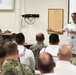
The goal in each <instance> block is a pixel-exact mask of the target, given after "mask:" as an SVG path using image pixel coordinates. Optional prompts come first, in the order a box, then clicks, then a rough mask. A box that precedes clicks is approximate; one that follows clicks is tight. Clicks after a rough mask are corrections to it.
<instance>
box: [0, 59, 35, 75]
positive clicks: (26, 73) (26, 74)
mask: <svg viewBox="0 0 76 75" xmlns="http://www.w3.org/2000/svg"><path fill="white" fill-rule="evenodd" d="M11 70H12V71H14V72H15V73H16V74H17V75H34V72H33V70H32V69H31V68H30V67H29V66H27V65H23V64H20V63H19V62H18V61H16V60H13V59H6V60H5V62H4V64H3V65H2V67H1V68H0V75H3V74H4V73H6V72H7V71H11Z"/></svg>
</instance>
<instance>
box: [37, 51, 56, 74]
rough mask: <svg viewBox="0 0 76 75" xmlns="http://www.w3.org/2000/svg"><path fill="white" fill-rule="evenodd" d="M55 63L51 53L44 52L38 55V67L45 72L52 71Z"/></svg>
mask: <svg viewBox="0 0 76 75" xmlns="http://www.w3.org/2000/svg"><path fill="white" fill-rule="evenodd" d="M54 66H55V64H54V60H53V57H52V56H51V54H49V53H46V52H43V53H41V54H40V55H39V57H38V67H39V69H40V71H41V72H43V73H50V72H52V71H53V68H54ZM47 67H48V68H47Z"/></svg>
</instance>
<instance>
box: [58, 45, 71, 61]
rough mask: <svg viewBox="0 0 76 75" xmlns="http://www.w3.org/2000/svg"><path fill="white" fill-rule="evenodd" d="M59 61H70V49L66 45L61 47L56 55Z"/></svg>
mask: <svg viewBox="0 0 76 75" xmlns="http://www.w3.org/2000/svg"><path fill="white" fill-rule="evenodd" d="M58 56H59V59H60V60H67V61H70V59H71V57H72V49H71V47H70V46H69V45H68V44H64V45H61V46H60V48H59V53H58Z"/></svg>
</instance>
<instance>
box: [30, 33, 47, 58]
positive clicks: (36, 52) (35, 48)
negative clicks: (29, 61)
mask: <svg viewBox="0 0 76 75" xmlns="http://www.w3.org/2000/svg"><path fill="white" fill-rule="evenodd" d="M44 40H45V37H44V34H43V33H37V34H36V41H37V43H36V44H34V45H32V46H31V47H30V49H31V50H32V51H33V53H34V56H35V59H37V57H38V55H39V52H40V50H41V49H42V48H44V47H46V45H45V44H44Z"/></svg>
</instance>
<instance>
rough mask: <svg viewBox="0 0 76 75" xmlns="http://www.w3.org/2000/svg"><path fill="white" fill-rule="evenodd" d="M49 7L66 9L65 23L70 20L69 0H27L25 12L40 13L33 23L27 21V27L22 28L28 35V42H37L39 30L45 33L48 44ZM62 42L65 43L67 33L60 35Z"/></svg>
mask: <svg viewBox="0 0 76 75" xmlns="http://www.w3.org/2000/svg"><path fill="white" fill-rule="evenodd" d="M49 8H62V9H64V25H66V24H67V22H68V20H67V18H68V0H26V1H25V13H26V14H32V13H33V14H40V18H39V19H37V20H36V22H35V23H34V24H33V25H28V24H26V23H25V28H22V30H21V31H22V32H23V33H24V34H25V35H26V41H27V42H28V43H36V42H35V35H36V33H38V32H42V33H44V34H45V39H46V40H45V43H46V44H48V34H47V32H46V29H47V28H48V9H49ZM60 39H61V43H60V44H63V43H65V40H66V34H64V36H63V35H60Z"/></svg>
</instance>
